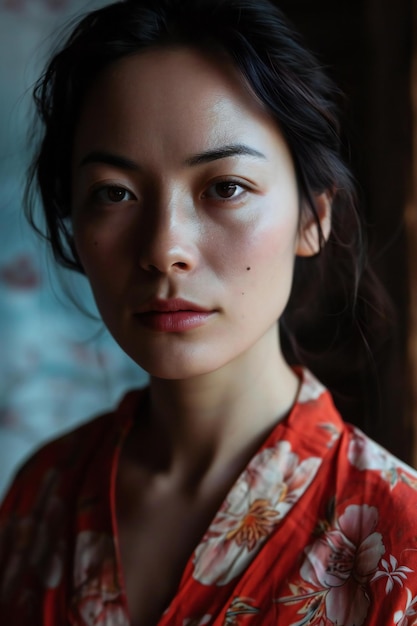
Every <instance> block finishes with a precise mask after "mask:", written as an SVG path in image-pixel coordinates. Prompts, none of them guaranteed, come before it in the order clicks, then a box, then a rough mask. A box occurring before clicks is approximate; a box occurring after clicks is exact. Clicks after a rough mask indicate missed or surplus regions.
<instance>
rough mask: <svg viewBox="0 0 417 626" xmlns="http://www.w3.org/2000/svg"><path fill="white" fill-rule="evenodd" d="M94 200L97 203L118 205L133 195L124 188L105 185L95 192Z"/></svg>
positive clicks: (130, 198)
mask: <svg viewBox="0 0 417 626" xmlns="http://www.w3.org/2000/svg"><path fill="white" fill-rule="evenodd" d="M95 198H96V200H97V201H98V202H102V203H104V204H119V203H120V202H126V201H128V200H132V199H133V198H134V196H133V194H132V193H131V192H130V191H128V190H127V189H125V188H124V187H117V186H116V185H107V186H105V187H101V188H100V189H98V190H97V191H96V192H95Z"/></svg>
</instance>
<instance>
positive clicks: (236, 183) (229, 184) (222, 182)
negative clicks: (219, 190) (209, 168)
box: [202, 179, 248, 202]
mask: <svg viewBox="0 0 417 626" xmlns="http://www.w3.org/2000/svg"><path fill="white" fill-rule="evenodd" d="M221 185H223V186H224V187H235V188H236V189H238V188H239V189H240V190H241V191H240V193H238V194H237V195H234V194H233V195H232V196H230V197H225V198H223V197H221V196H217V198H215V197H213V196H210V195H209V190H210V189H213V188H215V187H219V186H221ZM247 191H248V187H247V186H245V185H244V184H242V182H240V181H237V180H230V179H226V180H218V181H216V182H214V183H212V184H211V185H210V186H209V187H208V188H207V190H206V191H205V192H204V193H203V195H202V197H203V198H209V199H213V200H218V201H220V202H233V201H236V200H237V199H239V198H240V197H241V196H242V195H244V194H245V193H246V192H247Z"/></svg>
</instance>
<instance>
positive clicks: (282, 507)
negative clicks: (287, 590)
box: [194, 441, 321, 585]
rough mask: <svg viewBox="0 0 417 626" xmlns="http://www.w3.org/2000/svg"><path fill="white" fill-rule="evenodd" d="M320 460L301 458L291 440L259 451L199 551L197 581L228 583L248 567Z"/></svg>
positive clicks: (306, 483) (315, 469) (311, 478)
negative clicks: (293, 448) (290, 442)
mask: <svg viewBox="0 0 417 626" xmlns="http://www.w3.org/2000/svg"><path fill="white" fill-rule="evenodd" d="M320 462H321V460H320V459H318V458H314V457H311V458H309V459H305V460H304V461H301V462H300V460H299V458H298V456H297V455H296V454H294V453H293V452H292V451H291V445H290V444H289V443H288V442H287V441H279V442H277V444H276V445H275V447H273V448H267V449H266V450H263V451H262V452H261V453H260V454H258V455H257V456H256V457H255V458H254V459H253V460H252V462H251V464H250V465H249V467H248V468H247V469H246V470H245V471H244V472H243V474H242V475H241V476H240V478H239V479H238V481H237V483H236V485H235V486H234V487H233V489H232V491H231V492H230V493H229V495H228V496H227V498H226V500H225V502H224V503H223V505H222V507H221V509H220V511H219V513H218V514H217V516H216V518H215V519H214V521H213V523H212V524H211V526H210V528H209V530H208V532H207V534H206V536H205V537H204V538H203V541H202V542H201V544H200V545H199V546H198V548H197V550H196V553H195V560H194V577H195V578H196V580H198V581H200V582H201V583H203V584H205V585H210V584H216V585H225V584H227V583H228V582H230V581H231V580H232V579H233V578H235V577H236V576H238V575H239V574H240V573H241V572H242V571H243V570H245V569H246V568H247V567H248V565H249V563H250V562H251V561H252V560H253V559H254V558H255V556H256V554H257V552H258V551H259V550H260V548H261V546H262V545H263V544H264V543H265V541H266V540H267V538H268V537H269V536H270V535H271V534H272V533H273V531H274V530H275V529H276V527H277V525H278V524H279V522H280V521H281V520H282V519H283V517H284V516H285V515H286V514H287V513H288V511H289V510H290V509H291V507H292V505H293V504H294V503H295V502H296V501H297V500H298V499H299V498H300V496H301V495H302V493H303V492H304V491H305V490H306V489H307V487H308V485H309V484H310V483H311V481H312V480H313V478H314V476H315V474H316V472H317V470H318V467H319V465H320Z"/></svg>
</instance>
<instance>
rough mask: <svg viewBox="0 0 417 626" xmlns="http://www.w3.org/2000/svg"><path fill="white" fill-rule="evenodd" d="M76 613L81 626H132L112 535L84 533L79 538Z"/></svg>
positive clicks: (74, 603) (76, 566)
mask: <svg viewBox="0 0 417 626" xmlns="http://www.w3.org/2000/svg"><path fill="white" fill-rule="evenodd" d="M74 585H75V588H76V593H75V594H74V597H73V610H74V613H75V614H76V616H77V618H78V619H81V620H82V621H81V622H78V621H77V624H80V626H105V625H107V624H111V625H112V626H129V617H128V615H127V610H126V609H125V608H124V607H125V604H124V603H123V602H122V601H121V595H122V590H121V585H120V582H119V577H118V572H117V561H116V558H115V555H114V544H113V540H112V538H111V537H110V536H109V535H106V534H103V533H95V532H93V531H88V530H86V531H83V532H81V533H79V535H78V537H77V544H76V549H75V565H74Z"/></svg>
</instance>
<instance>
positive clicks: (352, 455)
mask: <svg viewBox="0 0 417 626" xmlns="http://www.w3.org/2000/svg"><path fill="white" fill-rule="evenodd" d="M348 459H349V462H350V463H351V464H352V465H354V466H355V467H356V468H357V469H359V470H361V471H365V470H373V471H377V472H379V473H380V475H381V477H382V478H383V479H384V480H386V481H387V483H389V484H390V486H391V488H394V487H395V486H396V485H397V483H398V481H402V482H405V483H407V484H408V485H409V486H410V487H412V488H413V489H416V490H417V478H416V476H415V475H414V476H413V475H412V473H411V472H410V471H409V470H410V468H409V467H407V466H406V465H405V464H404V463H402V462H401V461H399V460H398V459H395V458H394V457H393V456H392V454H390V453H389V452H388V451H387V450H385V449H384V448H382V447H381V446H380V445H379V444H377V443H376V442H375V441H372V440H371V439H369V438H368V437H366V436H365V435H364V434H363V433H362V432H361V431H360V430H359V429H357V428H354V429H353V432H352V437H351V440H350V443H349V450H348Z"/></svg>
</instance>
